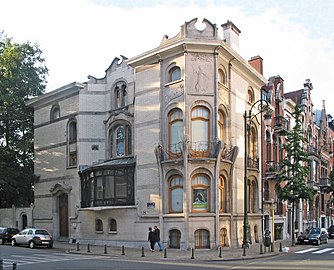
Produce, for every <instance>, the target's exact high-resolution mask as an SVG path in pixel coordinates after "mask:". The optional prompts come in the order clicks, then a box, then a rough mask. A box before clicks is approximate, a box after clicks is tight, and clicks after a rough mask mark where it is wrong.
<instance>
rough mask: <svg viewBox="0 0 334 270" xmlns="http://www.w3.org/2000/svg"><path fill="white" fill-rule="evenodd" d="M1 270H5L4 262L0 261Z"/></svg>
mask: <svg viewBox="0 0 334 270" xmlns="http://www.w3.org/2000/svg"><path fill="white" fill-rule="evenodd" d="M0 270H3V260H2V259H0Z"/></svg>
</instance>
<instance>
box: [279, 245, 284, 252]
mask: <svg viewBox="0 0 334 270" xmlns="http://www.w3.org/2000/svg"><path fill="white" fill-rule="evenodd" d="M282 251H283V249H282V243H279V252H282Z"/></svg>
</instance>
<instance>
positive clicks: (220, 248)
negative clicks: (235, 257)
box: [218, 247, 222, 258]
mask: <svg viewBox="0 0 334 270" xmlns="http://www.w3.org/2000/svg"><path fill="white" fill-rule="evenodd" d="M218 257H219V258H221V257H222V247H219V253H218Z"/></svg>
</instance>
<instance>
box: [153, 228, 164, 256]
mask: <svg viewBox="0 0 334 270" xmlns="http://www.w3.org/2000/svg"><path fill="white" fill-rule="evenodd" d="M154 234H155V242H156V243H158V246H159V250H160V251H162V244H161V241H160V230H159V228H158V226H154Z"/></svg>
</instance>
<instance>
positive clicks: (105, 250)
mask: <svg viewBox="0 0 334 270" xmlns="http://www.w3.org/2000/svg"><path fill="white" fill-rule="evenodd" d="M104 254H107V245H104Z"/></svg>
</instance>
